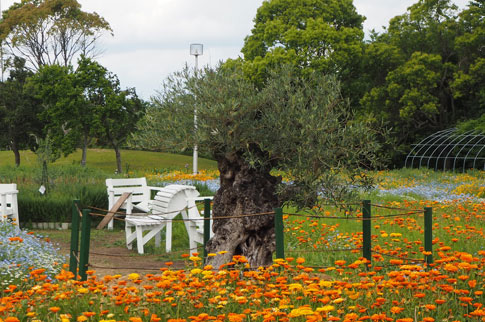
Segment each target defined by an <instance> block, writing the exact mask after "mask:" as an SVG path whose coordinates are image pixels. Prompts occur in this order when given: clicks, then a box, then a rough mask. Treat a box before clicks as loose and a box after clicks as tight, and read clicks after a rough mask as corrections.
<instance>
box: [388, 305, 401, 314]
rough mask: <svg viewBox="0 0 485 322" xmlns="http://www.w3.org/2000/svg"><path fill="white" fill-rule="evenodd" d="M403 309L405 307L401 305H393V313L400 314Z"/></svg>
mask: <svg viewBox="0 0 485 322" xmlns="http://www.w3.org/2000/svg"><path fill="white" fill-rule="evenodd" d="M402 311H404V308H403V307H399V306H393V307H391V313H394V314H399V313H401V312H402Z"/></svg>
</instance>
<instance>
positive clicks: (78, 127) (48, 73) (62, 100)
mask: <svg viewBox="0 0 485 322" xmlns="http://www.w3.org/2000/svg"><path fill="white" fill-rule="evenodd" d="M29 87H30V88H31V90H32V92H33V93H35V96H36V97H37V98H38V99H39V100H40V101H41V104H42V111H41V113H40V114H39V117H40V119H41V120H42V121H43V122H44V129H43V136H46V135H47V134H49V149H50V150H52V151H59V152H62V153H63V154H64V155H68V154H70V153H72V152H74V151H75V150H76V148H77V147H78V146H79V145H80V143H81V142H82V144H81V146H82V148H83V157H82V160H81V164H85V163H86V155H85V150H86V149H87V143H88V142H89V137H90V134H91V130H92V128H93V126H94V124H95V123H96V119H95V115H94V114H89V113H90V112H91V113H92V112H93V111H92V106H90V105H85V104H84V100H83V89H82V88H81V87H77V86H76V80H75V77H74V73H73V71H72V67H70V66H68V67H64V66H60V65H49V66H42V67H41V68H40V70H39V71H38V72H37V73H36V74H35V75H33V76H32V77H31V78H30V79H29Z"/></svg>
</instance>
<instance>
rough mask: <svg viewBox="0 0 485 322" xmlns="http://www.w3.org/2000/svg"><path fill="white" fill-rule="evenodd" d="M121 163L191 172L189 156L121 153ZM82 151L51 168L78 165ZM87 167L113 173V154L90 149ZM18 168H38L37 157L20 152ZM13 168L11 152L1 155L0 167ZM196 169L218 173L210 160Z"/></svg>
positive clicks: (202, 161) (132, 167) (138, 168)
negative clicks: (7, 166)
mask: <svg viewBox="0 0 485 322" xmlns="http://www.w3.org/2000/svg"><path fill="white" fill-rule="evenodd" d="M121 160H122V167H123V171H126V170H134V171H146V170H152V169H167V168H170V169H184V168H185V167H186V166H187V167H188V168H189V169H192V156H186V155H178V154H170V153H162V152H148V151H134V150H122V151H121ZM80 162H81V150H77V151H76V152H74V153H72V154H70V155H68V156H67V157H62V158H60V159H59V160H57V161H56V162H55V163H54V165H70V164H80ZM86 162H87V165H88V166H89V167H92V168H98V169H100V170H104V171H106V172H114V171H115V170H116V157H115V153H114V151H113V150H110V149H89V150H88V155H87V161H86ZM20 164H21V165H22V166H26V167H29V166H37V156H36V155H35V154H34V153H33V152H31V151H21V153H20ZM6 165H14V155H13V153H12V151H0V167H1V166H6ZM199 169H206V170H214V169H217V163H216V162H215V161H213V160H208V159H204V158H199Z"/></svg>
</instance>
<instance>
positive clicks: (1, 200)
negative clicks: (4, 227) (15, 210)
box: [0, 194, 7, 221]
mask: <svg viewBox="0 0 485 322" xmlns="http://www.w3.org/2000/svg"><path fill="white" fill-rule="evenodd" d="M0 204H1V205H2V207H1V209H0V219H1V220H2V221H5V220H7V195H3V194H2V195H0Z"/></svg>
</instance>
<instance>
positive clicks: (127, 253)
mask: <svg viewBox="0 0 485 322" xmlns="http://www.w3.org/2000/svg"><path fill="white" fill-rule="evenodd" d="M43 232H44V233H45V234H46V235H48V236H49V238H50V239H51V241H52V242H53V243H54V244H57V245H58V246H59V247H60V253H61V254H66V255H68V254H69V249H70V243H69V242H66V236H65V235H59V234H58V232H55V231H48V230H46V231H43ZM162 247H163V244H162ZM168 261H170V260H169V259H168V256H162V255H160V254H158V255H153V254H143V255H140V254H138V253H137V251H136V245H135V246H134V249H132V250H130V249H128V248H126V246H125V233H124V231H119V232H109V233H106V234H99V233H98V234H95V236H92V237H91V243H90V250H89V264H90V268H89V269H92V270H95V271H96V275H97V276H105V275H116V274H121V275H127V274H129V273H138V274H147V273H153V274H156V273H159V272H160V268H162V267H166V265H165V263H166V262H168ZM171 267H172V268H183V267H184V262H183V261H173V265H172V266H171Z"/></svg>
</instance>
